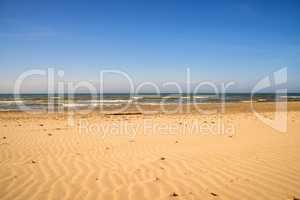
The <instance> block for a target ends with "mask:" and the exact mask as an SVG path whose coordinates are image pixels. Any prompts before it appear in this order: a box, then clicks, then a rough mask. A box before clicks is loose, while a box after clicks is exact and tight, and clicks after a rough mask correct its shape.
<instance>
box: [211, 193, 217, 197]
mask: <svg viewBox="0 0 300 200" xmlns="http://www.w3.org/2000/svg"><path fill="white" fill-rule="evenodd" d="M210 194H211V195H213V196H215V197H216V196H218V195H217V194H216V193H213V192H211V193H210Z"/></svg>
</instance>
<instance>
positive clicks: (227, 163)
mask: <svg viewBox="0 0 300 200" xmlns="http://www.w3.org/2000/svg"><path fill="white" fill-rule="evenodd" d="M259 106H260V108H261V114H263V115H264V116H265V117H272V114H273V113H272V111H273V110H272V106H270V105H269V104H268V103H260V104H259ZM299 110H300V103H290V105H289V112H288V132H287V133H285V134H282V133H279V132H277V131H276V130H274V129H272V128H270V127H268V126H267V125H265V124H264V123H262V122H261V121H259V120H257V118H256V117H255V116H254V115H253V113H251V112H248V111H247V110H245V109H244V106H242V105H239V104H235V105H234V106H232V107H230V106H229V108H228V109H227V111H226V113H225V114H223V115H219V114H211V115H203V114H197V113H196V112H193V113H185V114H172V115H167V114H154V115H144V114H139V113H137V114H132V115H126V114H124V115H103V114H99V113H96V112H93V113H90V114H89V115H79V114H75V115H74V116H73V117H72V118H71V117H68V115H67V114H66V113H64V114H61V113H60V114H54V113H52V114H43V115H32V114H28V113H17V112H1V113H0V188H1V189H0V199H105V200H107V199H122V200H123V199H137V200H141V199H228V200H232V199H296V198H300V132H299V130H300V111H299ZM219 124H222V125H224V129H222V128H219V127H218V125H219ZM70 125H73V126H70ZM145 127H146V128H145ZM224 130H225V131H224Z"/></svg>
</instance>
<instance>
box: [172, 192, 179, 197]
mask: <svg viewBox="0 0 300 200" xmlns="http://www.w3.org/2000/svg"><path fill="white" fill-rule="evenodd" d="M171 196H172V197H178V196H179V194H177V193H175V192H173V193H172V194H171Z"/></svg>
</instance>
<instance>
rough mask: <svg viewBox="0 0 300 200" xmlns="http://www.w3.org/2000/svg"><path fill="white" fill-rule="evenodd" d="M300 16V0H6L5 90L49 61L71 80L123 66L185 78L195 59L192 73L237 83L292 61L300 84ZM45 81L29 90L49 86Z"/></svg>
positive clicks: (0, 17) (246, 83) (146, 76)
mask: <svg viewBox="0 0 300 200" xmlns="http://www.w3.org/2000/svg"><path fill="white" fill-rule="evenodd" d="M299 19H300V1H299V0H295V1H289V0H287V1H269V0H268V1H253V0H251V1H154V0H153V1H152V0H151V1H79V0H78V1H71V0H70V1H46V0H44V1H32V0H27V1H22V0H20V1H15V0H0V44H1V45H0V69H1V75H0V78H1V79H0V92H9V91H11V90H12V87H13V84H14V80H15V79H16V78H17V77H18V75H20V74H21V73H22V72H24V71H25V70H28V69H46V68H48V67H54V68H56V69H62V70H64V71H65V79H66V80H71V81H79V80H93V81H97V79H98V73H99V71H100V70H102V69H119V70H123V71H126V72H128V74H129V75H130V76H131V77H132V78H133V79H134V81H135V82H142V81H153V82H157V83H161V82H163V81H178V82H183V81H184V80H185V69H186V67H189V68H190V70H191V72H192V77H191V78H192V81H193V82H197V81H204V80H211V81H230V80H233V81H235V82H236V83H237V84H236V88H235V89H236V90H237V91H247V90H249V88H251V87H253V84H255V82H256V81H258V80H259V79H260V78H262V77H264V76H265V75H268V74H270V73H272V72H273V71H276V70H278V69H280V68H281V67H288V81H289V82H288V86H289V89H290V90H291V91H294V90H298V91H299V89H300V80H299V75H300V20H299ZM39 81H40V80H36V84H33V85H31V88H29V89H28V90H29V91H30V90H32V91H38V90H41V88H39V86H41V85H42V84H43V82H42V81H41V82H40V83H39ZM112 84H115V85H114V88H116V87H118V86H120V89H122V87H121V85H122V84H121V82H118V81H115V82H114V83H112Z"/></svg>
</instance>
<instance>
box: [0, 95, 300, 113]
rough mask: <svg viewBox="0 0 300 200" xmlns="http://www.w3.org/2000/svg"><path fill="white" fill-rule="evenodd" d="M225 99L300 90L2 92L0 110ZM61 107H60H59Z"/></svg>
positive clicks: (284, 98) (293, 97) (268, 99)
mask: <svg viewBox="0 0 300 200" xmlns="http://www.w3.org/2000/svg"><path fill="white" fill-rule="evenodd" d="M223 100H225V102H231V103H234V102H250V101H254V102H272V101H300V93H287V94H274V93H259V94H255V95H253V96H251V94H250V93H226V94H217V95H216V94H213V93H200V94H174V93H162V94H155V93H143V94H128V93H118V94H117V93H113V94H108V93H106V94H78V93H77V94H20V95H14V94H0V111H24V110H33V111H34V110H49V107H51V108H53V107H54V108H56V109H54V110H61V109H84V108H90V107H97V106H103V107H115V106H122V105H128V104H133V105H134V104H140V105H161V104H170V105H176V104H191V103H193V104H195V103H196V104H207V103H218V102H222V101H223ZM57 108H60V109H57Z"/></svg>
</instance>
